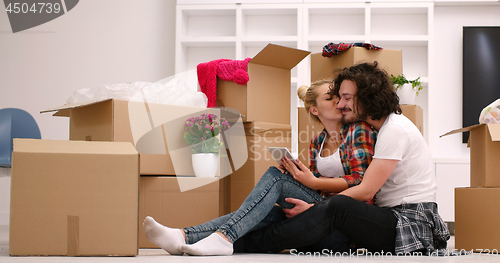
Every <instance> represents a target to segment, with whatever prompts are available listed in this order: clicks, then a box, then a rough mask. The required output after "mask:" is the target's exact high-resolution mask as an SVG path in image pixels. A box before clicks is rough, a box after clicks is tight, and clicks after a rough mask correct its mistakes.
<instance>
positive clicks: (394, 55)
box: [311, 47, 403, 82]
mask: <svg viewBox="0 0 500 263" xmlns="http://www.w3.org/2000/svg"><path fill="white" fill-rule="evenodd" d="M373 61H377V62H378V65H379V67H381V68H382V69H384V70H385V71H387V73H388V74H389V76H390V75H391V74H394V76H397V75H400V74H402V73H403V60H402V53H401V50H389V49H382V50H366V49H365V48H363V47H351V48H350V49H348V50H347V51H345V52H343V53H341V54H339V55H334V56H332V57H330V58H327V57H323V56H322V55H321V53H314V54H311V82H314V81H316V80H319V79H332V78H333V77H334V74H333V71H334V70H335V69H338V68H345V67H350V66H353V65H355V64H358V63H361V62H373Z"/></svg>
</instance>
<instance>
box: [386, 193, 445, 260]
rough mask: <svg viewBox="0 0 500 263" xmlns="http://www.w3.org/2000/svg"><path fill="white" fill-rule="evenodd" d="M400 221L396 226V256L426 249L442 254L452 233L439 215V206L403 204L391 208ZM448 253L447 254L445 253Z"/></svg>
mask: <svg viewBox="0 0 500 263" xmlns="http://www.w3.org/2000/svg"><path fill="white" fill-rule="evenodd" d="M391 210H392V212H393V213H394V215H395V216H396V218H397V219H398V223H397V225H396V244H395V245H396V254H405V253H410V252H413V251H417V250H423V249H425V250H426V252H427V254H428V255H429V254H430V253H432V252H436V251H437V252H438V255H440V254H442V252H443V250H445V249H446V242H447V240H448V239H450V232H449V231H448V228H447V227H446V225H445V224H444V222H443V219H442V218H441V217H440V216H439V214H438V209H437V204H436V203H433V202H430V203H416V204H402V205H398V206H395V207H392V208H391ZM444 253H446V252H444Z"/></svg>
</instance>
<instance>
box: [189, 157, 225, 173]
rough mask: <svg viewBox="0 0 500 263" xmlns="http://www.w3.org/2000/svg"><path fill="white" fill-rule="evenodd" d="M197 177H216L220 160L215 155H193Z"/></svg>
mask: <svg viewBox="0 0 500 263" xmlns="http://www.w3.org/2000/svg"><path fill="white" fill-rule="evenodd" d="M191 160H192V162H193V170H194V174H195V175H196V177H215V175H216V174H217V168H218V167H219V158H218V156H217V154H215V153H194V154H193V155H191Z"/></svg>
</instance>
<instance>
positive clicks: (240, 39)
mask: <svg viewBox="0 0 500 263" xmlns="http://www.w3.org/2000/svg"><path fill="white" fill-rule="evenodd" d="M199 2H200V1H198V2H197V0H182V1H181V0H179V1H178V4H177V26H176V28H177V32H176V61H175V65H176V66H175V68H176V73H180V72H183V71H187V70H191V69H195V68H196V65H197V64H199V63H202V62H207V61H211V60H215V59H219V58H227V59H244V58H246V57H253V56H254V55H255V54H257V53H258V52H259V51H260V50H261V49H262V48H263V47H264V46H265V45H267V43H274V44H279V45H284V46H289V47H293V48H298V49H304V50H309V51H311V52H312V53H317V52H321V51H322V48H323V46H324V45H326V44H327V43H329V42H335V43H338V42H345V43H350V42H369V43H372V44H375V45H378V46H381V47H383V48H386V49H398V50H402V51H403V73H404V74H405V75H406V76H407V77H409V78H416V77H418V76H420V77H421V79H422V80H423V81H424V90H423V91H422V92H421V93H420V95H419V96H418V97H417V102H416V104H418V105H419V106H421V107H422V108H423V109H424V123H425V124H424V127H425V131H424V134H427V133H428V132H426V131H427V130H428V129H429V128H430V127H428V126H429V125H427V124H428V123H429V122H427V112H428V111H429V107H428V105H431V104H430V103H428V99H429V98H431V97H432V96H431V95H430V94H431V93H432V84H431V82H430V81H429V80H430V79H432V77H431V76H430V75H431V73H432V69H431V68H430V67H431V66H430V65H431V63H429V60H430V59H429V58H430V57H431V52H432V51H431V49H430V48H429V47H431V46H432V38H433V27H432V25H433V18H434V2H433V1H418V0H417V1H389V0H387V1H371V3H366V2H365V1H349V2H346V1H321V0H315V1H314V0H309V1H306V0H303V1H293V0H289V1H285V0H282V1H278V0H276V1H273V2H274V3H273V4H267V3H262V2H264V1H257V0H248V1H235V0H227V1H222V0H219V1H214V2H211V3H212V4H203V5H200V4H199ZM202 2H203V3H206V2H205V1H202ZM221 2H224V4H221ZM237 2H240V3H241V4H237ZM255 2H260V3H255ZM276 2H278V3H276ZM332 2H333V3H332ZM309 80H310V60H309V58H306V59H305V60H304V61H303V62H301V63H300V64H299V65H298V66H297V67H295V68H294V69H293V70H292V86H291V87H290V88H291V90H292V92H291V94H292V97H291V98H290V99H291V105H292V106H291V107H292V111H291V112H292V116H291V123H292V130H293V131H294V136H295V135H296V134H297V115H296V114H297V113H296V110H294V109H295V108H296V107H297V106H298V105H299V104H300V103H298V99H297V97H296V96H295V94H296V89H297V87H298V86H299V85H304V84H305V85H308V84H310V81H309ZM296 140H297V138H295V137H292V141H296ZM296 150H297V146H296V145H293V147H292V151H294V152H295V151H296Z"/></svg>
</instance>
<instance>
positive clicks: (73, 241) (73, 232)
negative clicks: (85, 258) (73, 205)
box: [66, 216, 80, 256]
mask: <svg viewBox="0 0 500 263" xmlns="http://www.w3.org/2000/svg"><path fill="white" fill-rule="evenodd" d="M79 239H80V218H79V217H78V216H68V240H67V252H66V253H67V255H68V256H79V255H80V244H79Z"/></svg>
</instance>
